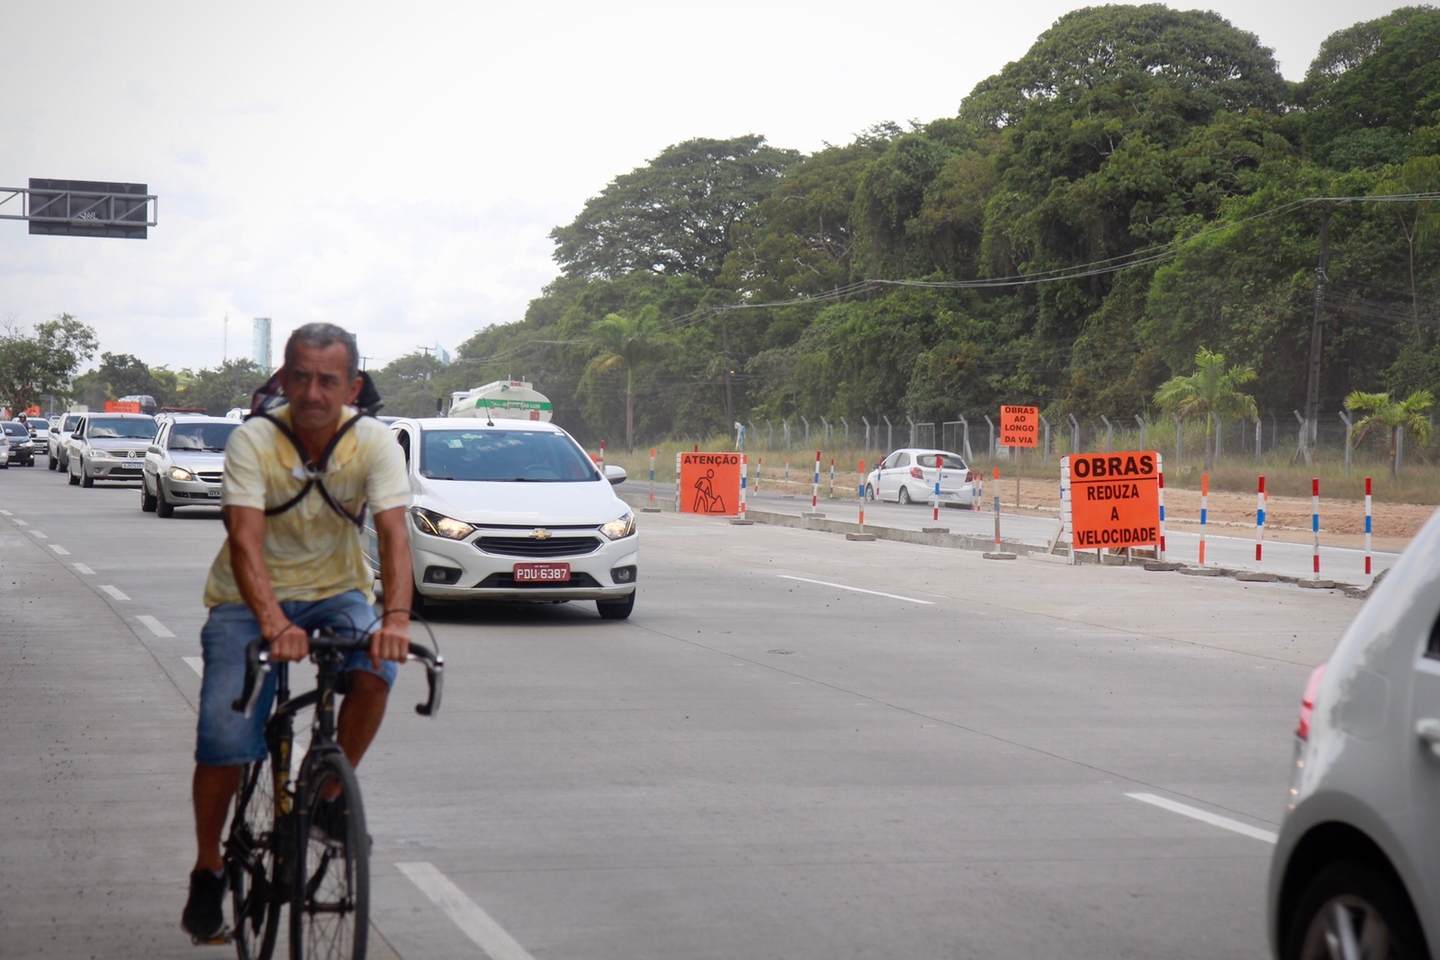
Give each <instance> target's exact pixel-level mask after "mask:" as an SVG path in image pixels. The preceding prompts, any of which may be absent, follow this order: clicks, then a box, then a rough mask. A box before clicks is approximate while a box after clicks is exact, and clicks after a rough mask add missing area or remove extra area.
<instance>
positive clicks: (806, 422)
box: [800, 417, 810, 450]
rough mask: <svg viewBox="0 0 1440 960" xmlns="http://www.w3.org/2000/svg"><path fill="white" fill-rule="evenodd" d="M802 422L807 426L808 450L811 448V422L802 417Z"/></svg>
mask: <svg viewBox="0 0 1440 960" xmlns="http://www.w3.org/2000/svg"><path fill="white" fill-rule="evenodd" d="M800 422H801V423H803V424H804V425H805V448H806V449H807V450H808V449H809V448H810V421H809V420H806V419H805V418H804V417H801V418H800Z"/></svg>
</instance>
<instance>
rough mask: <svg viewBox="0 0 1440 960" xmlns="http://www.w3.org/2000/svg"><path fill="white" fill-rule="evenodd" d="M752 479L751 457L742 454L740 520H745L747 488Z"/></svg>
mask: <svg viewBox="0 0 1440 960" xmlns="http://www.w3.org/2000/svg"><path fill="white" fill-rule="evenodd" d="M749 479H750V456H749V455H748V454H744V453H742V454H740V519H741V520H744V519H745V488H746V486H748V485H749Z"/></svg>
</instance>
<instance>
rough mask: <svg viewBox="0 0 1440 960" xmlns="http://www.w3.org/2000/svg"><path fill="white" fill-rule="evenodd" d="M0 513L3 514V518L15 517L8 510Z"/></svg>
mask: <svg viewBox="0 0 1440 960" xmlns="http://www.w3.org/2000/svg"><path fill="white" fill-rule="evenodd" d="M0 513H3V514H5V516H7V517H13V516H15V514H13V513H11V512H10V511H9V510H0Z"/></svg>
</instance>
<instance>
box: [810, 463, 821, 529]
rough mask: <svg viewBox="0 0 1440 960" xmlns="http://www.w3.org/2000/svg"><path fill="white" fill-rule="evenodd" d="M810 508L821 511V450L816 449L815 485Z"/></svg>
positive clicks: (811, 494) (815, 511) (811, 493)
mask: <svg viewBox="0 0 1440 960" xmlns="http://www.w3.org/2000/svg"><path fill="white" fill-rule="evenodd" d="M810 510H811V512H812V513H819V512H820V451H819V450H816V451H815V487H814V488H813V489H812V490H811V491H810Z"/></svg>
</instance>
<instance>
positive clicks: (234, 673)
mask: <svg viewBox="0 0 1440 960" xmlns="http://www.w3.org/2000/svg"><path fill="white" fill-rule="evenodd" d="M280 608H281V609H282V610H284V611H285V616H287V617H289V618H290V622H291V623H293V624H295V625H296V626H297V627H300V628H302V629H305V630H314V629H316V628H317V627H328V628H330V629H331V630H334V631H335V632H336V633H338V634H339V635H341V636H348V637H355V638H356V639H359V638H361V637H367V636H369V635H370V634H372V633H374V632H375V630H377V629H378V628H379V626H380V621H379V617H378V615H377V614H376V612H375V608H374V607H372V606H371V605H370V604H369V603H367V602H366V601H365V595H364V594H363V593H361V592H360V591H359V590H347V591H346V592H345V593H341V594H337V595H336V596H333V597H329V598H327V599H325V600H313V601H307V600H286V601H282V602H281V604H280ZM258 636H260V623H259V621H257V620H256V619H255V614H253V613H251V612H250V608H249V607H247V606H245V604H243V603H222V604H220V605H219V606H217V607H211V608H210V616H209V618H208V619H206V621H205V626H204V627H202V628H201V630H200V647H201V650H202V652H203V654H204V657H205V673H204V676H203V677H202V679H201V681H200V723H199V729H198V730H197V732H196V737H195V762H196V763H200V764H204V765H205V766H210V767H228V766H233V765H235V764H238V763H252V762H254V761H256V760H263V759H265V753H266V750H265V722H266V721H267V720H268V719H269V717H270V708H271V707H272V706H273V705H274V703H275V673H274V671H271V673H270V674H269V676H267V677H266V678H265V686H264V687H263V688H262V689H261V691H260V699H259V700H257V701H256V702H255V709H254V710H253V711H251V714H250V716H249V717H248V718H247V717H246V716H245V715H244V714H243V713H240V712H238V711H237V710H235V709H233V708H232V706H231V705H232V704H233V703H234V701H235V700H236V699H237V698H238V697H239V696H240V693H241V690H242V688H244V686H245V647H246V645H247V644H249V643H250V641H251V640H254V639H255V638H256V637H258ZM343 669H344V672H345V673H347V674H348V673H350V672H351V671H355V670H363V671H364V672H365V673H371V674H374V675H375V676H377V677H379V678H380V679H382V680H384V681H385V683H386V684H387V685H388V686H391V687H394V686H395V677H396V676H397V675H398V674H399V672H400V665H399V664H398V663H394V662H392V661H389V660H382V661H381V662H380V669H379V670H376V669H375V668H374V667H373V666H372V665H371V663H370V654H369V653H367V652H366V651H363V650H357V651H355V652H354V653H351V654H349V655H348V656H347V657H346V658H345V665H344V668H343ZM297 679H300V678H298V677H296V676H294V675H293V672H292V678H291V682H292V684H293V683H294V681H295V680H297Z"/></svg>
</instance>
